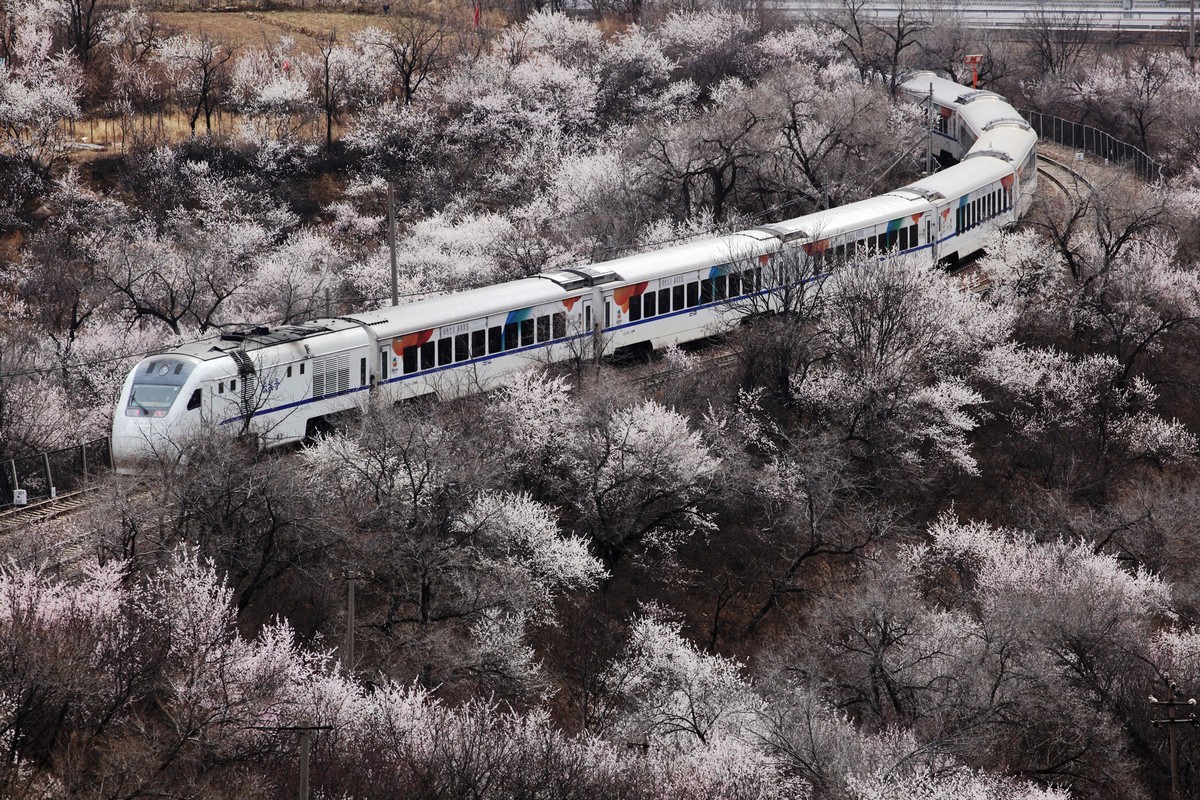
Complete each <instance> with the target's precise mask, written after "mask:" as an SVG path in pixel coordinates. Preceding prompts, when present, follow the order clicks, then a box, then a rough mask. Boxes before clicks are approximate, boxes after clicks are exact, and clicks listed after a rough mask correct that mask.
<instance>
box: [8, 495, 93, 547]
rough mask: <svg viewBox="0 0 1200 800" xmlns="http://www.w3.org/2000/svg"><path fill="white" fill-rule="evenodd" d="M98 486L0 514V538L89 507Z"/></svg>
mask: <svg viewBox="0 0 1200 800" xmlns="http://www.w3.org/2000/svg"><path fill="white" fill-rule="evenodd" d="M99 488H100V484H95V485H92V486H88V487H87V488H85V489H79V490H77V491H74V492H68V493H65V494H61V495H59V496H58V497H56V498H55V499H53V500H42V501H39V502H36V503H30V504H29V505H27V506H20V507H18V508H10V509H7V510H5V511H3V512H0V536H3V535H5V534H8V533H11V532H12V531H14V530H18V529H20V528H24V527H26V526H29V525H34V524H36V523H39V522H45V521H47V520H51V519H56V518H58V517H64V516H68V515H70V514H72V513H74V512H76V511H79V510H81V509H84V508H87V507H89V506H90V505H91V504H92V503H93V502H95V500H96V490H97V489H99Z"/></svg>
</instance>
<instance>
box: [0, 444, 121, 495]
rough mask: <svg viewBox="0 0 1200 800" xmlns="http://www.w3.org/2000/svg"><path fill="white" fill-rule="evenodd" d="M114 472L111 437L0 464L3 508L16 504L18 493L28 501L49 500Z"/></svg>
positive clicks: (0, 489) (18, 457) (20, 457)
mask: <svg viewBox="0 0 1200 800" xmlns="http://www.w3.org/2000/svg"><path fill="white" fill-rule="evenodd" d="M111 471H112V448H111V443H110V441H109V438H108V437H107V436H105V437H103V438H100V439H92V440H91V441H89V442H84V443H83V444H77V445H73V446H72V447H64V448H62V449H60V450H51V451H50V452H48V453H38V454H37V455H32V456H16V457H14V458H9V459H5V460H4V461H0V508H9V507H12V506H13V505H16V504H17V503H16V502H15V500H16V495H17V492H18V491H22V490H23V491H24V492H25V500H26V502H30V503H31V502H34V501H35V500H48V499H51V498H54V497H56V496H57V495H59V494H65V493H66V492H73V491H77V490H79V489H82V488H84V487H86V486H87V485H88V484H90V483H91V482H92V481H93V480H94V479H95V478H96V477H98V476H99V475H101V474H107V473H109V472H111Z"/></svg>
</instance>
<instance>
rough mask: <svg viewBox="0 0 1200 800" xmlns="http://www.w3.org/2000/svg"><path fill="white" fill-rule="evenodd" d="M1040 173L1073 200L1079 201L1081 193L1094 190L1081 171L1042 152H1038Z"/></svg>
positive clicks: (1068, 198)
mask: <svg viewBox="0 0 1200 800" xmlns="http://www.w3.org/2000/svg"><path fill="white" fill-rule="evenodd" d="M1038 174H1040V175H1041V176H1042V177H1044V178H1045V179H1046V180H1048V181H1050V182H1051V183H1052V184H1054V185H1055V186H1057V187H1058V189H1059V191H1061V192H1062V193H1063V196H1064V197H1066V198H1067V200H1069V201H1072V202H1076V203H1077V202H1079V201H1080V197H1081V195H1083V194H1085V193H1090V192H1091V190H1092V184H1091V183H1090V182H1089V181H1088V179H1087V178H1085V177H1083V175H1081V174H1080V173H1079V172H1076V171H1075V170H1074V169H1072V168H1071V167H1069V166H1067V165H1066V164H1064V163H1063V162H1061V161H1058V160H1057V159H1053V158H1050V157H1048V156H1045V155H1042V154H1041V153H1038Z"/></svg>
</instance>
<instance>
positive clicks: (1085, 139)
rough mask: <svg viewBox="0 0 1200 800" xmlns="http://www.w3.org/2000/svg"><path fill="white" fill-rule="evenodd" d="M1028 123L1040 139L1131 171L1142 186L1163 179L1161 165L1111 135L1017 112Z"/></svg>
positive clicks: (1037, 114) (1050, 117) (1046, 116)
mask: <svg viewBox="0 0 1200 800" xmlns="http://www.w3.org/2000/svg"><path fill="white" fill-rule="evenodd" d="M1017 111H1018V113H1020V114H1021V116H1023V117H1025V119H1026V120H1028V121H1029V124H1030V125H1032V126H1033V129H1034V130H1035V131H1037V134H1038V136H1039V137H1041V138H1042V139H1049V140H1050V141H1052V142H1055V143H1056V144H1060V145H1062V146H1063V147H1069V148H1071V150H1073V151H1075V152H1076V153H1091V154H1092V155H1094V156H1097V157H1099V158H1103V159H1104V163H1106V164H1117V165H1119V166H1123V167H1126V168H1128V169H1130V170H1132V171H1133V172H1134V174H1136V175H1137V176H1138V177H1139V178H1141V179H1142V180H1144V181H1145V182H1146V183H1158V182H1159V181H1161V180H1162V179H1163V166H1162V164H1160V163H1158V162H1157V161H1155V160H1154V159H1153V158H1151V157H1150V156H1148V155H1146V153H1144V152H1143V151H1142V150H1140V149H1138V148H1137V147H1134V146H1133V145H1131V144H1129V143H1128V142H1122V141H1121V140H1120V139H1116V138H1114V137H1113V136H1112V135H1111V134H1108V133H1105V132H1104V131H1102V130H1099V129H1097V128H1093V127H1092V126H1091V125H1084V124H1083V123H1081V122H1071V121H1070V120H1066V119H1063V118H1062V117H1056V116H1053V115H1052V114H1043V113H1042V112H1040V111H1030V110H1028V109H1024V108H1021V109H1017Z"/></svg>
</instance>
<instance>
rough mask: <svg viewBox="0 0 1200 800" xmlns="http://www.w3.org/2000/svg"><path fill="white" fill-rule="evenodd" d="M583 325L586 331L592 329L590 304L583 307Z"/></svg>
mask: <svg viewBox="0 0 1200 800" xmlns="http://www.w3.org/2000/svg"><path fill="white" fill-rule="evenodd" d="M583 327H585V328H587V329H588V331H591V329H592V307H591V306H590V305H589V306H587V307H586V308H584V309H583Z"/></svg>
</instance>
